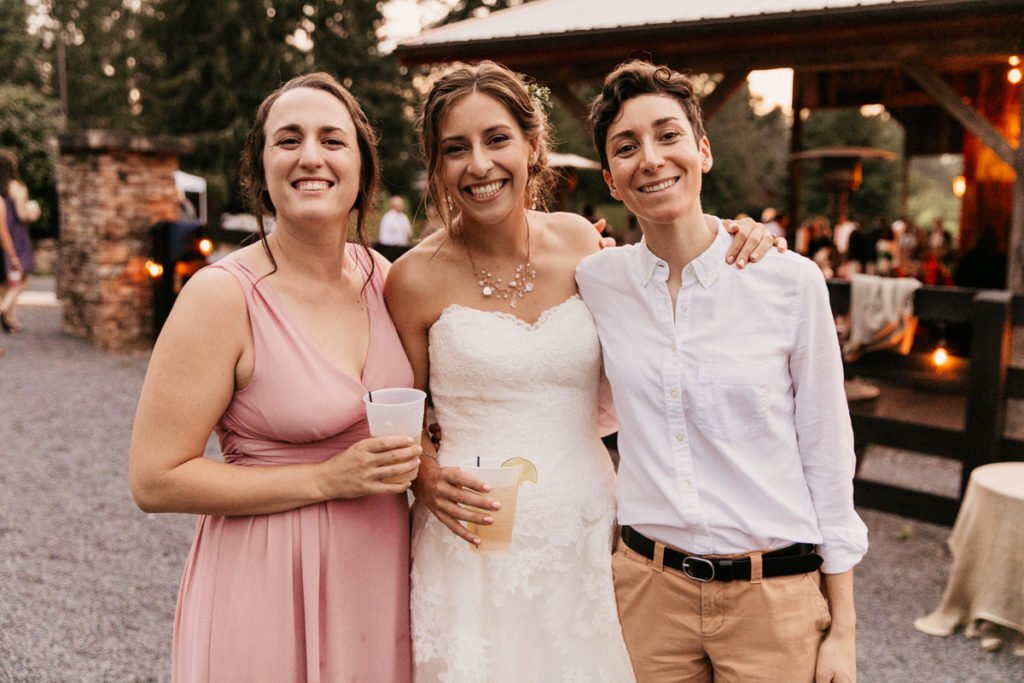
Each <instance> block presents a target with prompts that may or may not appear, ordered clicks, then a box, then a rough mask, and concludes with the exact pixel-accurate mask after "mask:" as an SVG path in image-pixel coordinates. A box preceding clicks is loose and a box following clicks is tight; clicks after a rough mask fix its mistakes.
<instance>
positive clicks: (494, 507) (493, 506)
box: [491, 501, 501, 510]
mask: <svg viewBox="0 0 1024 683" xmlns="http://www.w3.org/2000/svg"><path fill="white" fill-rule="evenodd" d="M491 508H493V509H495V510H500V509H501V503H499V502H498V501H494V502H493V503H491Z"/></svg>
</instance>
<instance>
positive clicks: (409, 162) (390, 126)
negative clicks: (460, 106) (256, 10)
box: [309, 0, 419, 194]
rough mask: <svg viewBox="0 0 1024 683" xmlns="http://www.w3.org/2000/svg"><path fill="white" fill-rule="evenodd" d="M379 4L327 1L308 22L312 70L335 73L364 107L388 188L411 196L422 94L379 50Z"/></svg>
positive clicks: (394, 61) (368, 0) (371, 0)
mask: <svg viewBox="0 0 1024 683" xmlns="http://www.w3.org/2000/svg"><path fill="white" fill-rule="evenodd" d="M378 5H379V3H378V2H377V0H329V1H327V0H324V1H322V2H320V3H317V5H316V7H315V9H314V11H313V12H312V14H310V15H309V20H310V22H311V23H312V26H313V28H314V31H313V32H312V36H313V49H312V51H311V53H310V54H311V57H312V65H313V66H315V67H317V68H324V69H325V70H327V71H330V72H331V73H333V74H335V75H336V76H337V77H338V78H339V79H341V81H342V83H343V84H344V85H345V87H347V88H349V89H350V90H351V91H352V94H354V95H355V96H356V97H357V98H358V99H359V102H360V104H362V106H363V109H364V110H365V111H366V115H367V116H368V117H369V118H370V121H372V122H373V124H374V126H375V127H376V128H377V132H378V133H379V134H380V159H381V176H382V180H383V186H384V187H383V189H384V190H385V191H387V192H388V193H399V194H408V193H409V190H410V186H411V185H412V182H413V178H414V176H415V174H416V172H417V170H418V168H419V163H418V159H417V156H416V153H415V150H416V140H415V136H414V133H413V128H412V123H411V121H410V117H411V114H412V112H413V111H414V109H415V105H416V101H417V95H416V93H415V92H414V91H413V88H412V83H411V78H410V76H409V74H408V72H407V70H406V69H405V68H404V67H402V66H401V65H400V64H399V63H398V60H397V58H396V57H395V56H394V55H390V54H388V55H382V54H380V52H379V51H378V49H377V42H378V39H377V29H378V28H379V27H380V24H381V21H382V15H381V12H380V9H379V6H378Z"/></svg>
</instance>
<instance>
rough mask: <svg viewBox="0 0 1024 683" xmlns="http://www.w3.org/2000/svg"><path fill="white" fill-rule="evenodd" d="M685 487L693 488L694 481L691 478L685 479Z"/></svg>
mask: <svg viewBox="0 0 1024 683" xmlns="http://www.w3.org/2000/svg"><path fill="white" fill-rule="evenodd" d="M683 488H684V489H692V488H693V482H692V481H690V480H689V479H683Z"/></svg>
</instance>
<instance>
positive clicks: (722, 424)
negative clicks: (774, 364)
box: [697, 363, 768, 441]
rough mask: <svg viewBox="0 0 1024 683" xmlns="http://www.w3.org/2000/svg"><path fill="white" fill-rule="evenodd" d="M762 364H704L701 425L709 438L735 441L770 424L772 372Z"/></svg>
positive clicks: (700, 372) (699, 409)
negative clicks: (769, 404)
mask: <svg viewBox="0 0 1024 683" xmlns="http://www.w3.org/2000/svg"><path fill="white" fill-rule="evenodd" d="M767 370H768V369H767V368H765V367H762V366H758V365H742V364H737V363H700V364H699V366H698V373H697V382H698V385H699V386H698V393H697V396H698V402H697V426H698V427H700V429H701V431H703V432H704V434H706V435H707V436H710V437H714V438H716V439H720V440H723V441H735V440H736V439H738V438H741V437H747V436H750V435H752V434H756V433H757V432H760V431H761V430H763V429H764V426H765V424H766V423H767V421H768V372H767Z"/></svg>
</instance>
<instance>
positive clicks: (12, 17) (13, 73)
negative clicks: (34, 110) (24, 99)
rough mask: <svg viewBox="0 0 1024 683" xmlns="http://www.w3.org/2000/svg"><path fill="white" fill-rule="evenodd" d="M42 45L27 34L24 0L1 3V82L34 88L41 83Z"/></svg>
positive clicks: (26, 7)
mask: <svg viewBox="0 0 1024 683" xmlns="http://www.w3.org/2000/svg"><path fill="white" fill-rule="evenodd" d="M40 50H41V44H40V41H39V37H38V36H35V35H32V34H30V33H29V32H28V6H27V5H26V4H25V0H0V65H3V67H2V68H3V73H0V82H3V83H13V84H19V85H31V84H34V83H36V82H38V74H37V65H38V58H39V53H40Z"/></svg>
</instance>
